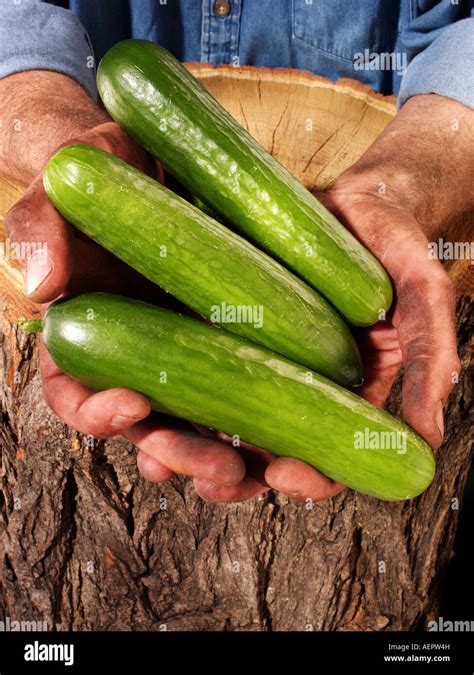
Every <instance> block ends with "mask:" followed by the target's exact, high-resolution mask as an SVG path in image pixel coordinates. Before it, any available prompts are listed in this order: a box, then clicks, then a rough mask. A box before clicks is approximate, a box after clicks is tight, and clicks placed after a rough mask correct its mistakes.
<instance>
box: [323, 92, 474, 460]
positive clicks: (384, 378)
mask: <svg viewBox="0 0 474 675" xmlns="http://www.w3.org/2000/svg"><path fill="white" fill-rule="evenodd" d="M473 148H474V112H473V111H472V110H470V109H469V108H467V107H465V106H463V105H462V104H460V103H457V102H455V101H452V100H450V99H446V98H444V97H441V96H436V95H430V96H417V97H414V98H413V99H410V101H408V102H407V104H406V105H405V106H404V107H403V108H402V110H401V112H400V113H399V114H398V115H397V116H396V118H395V119H394V121H393V122H392V123H391V124H390V125H389V126H388V127H387V129H386V130H385V131H384V133H383V134H382V135H381V136H380V137H379V139H378V140H377V141H376V142H375V143H374V144H373V145H372V146H371V147H370V148H369V150H368V151H367V152H366V153H365V154H364V155H363V157H362V158H361V159H360V160H359V161H358V162H357V163H356V164H355V165H354V166H352V167H351V168H350V169H349V170H347V171H346V172H345V173H344V174H342V175H341V176H340V178H339V179H338V180H337V181H336V182H335V183H334V185H333V186H332V187H331V189H330V190H329V191H328V192H327V193H325V194H324V195H322V196H321V198H322V200H323V201H324V203H325V204H326V206H328V208H329V209H330V210H331V211H333V213H334V214H335V215H336V216H337V217H338V218H339V219H340V220H341V221H342V222H343V223H344V224H345V225H346V226H347V227H348V228H349V229H350V230H351V231H352V232H353V233H354V234H355V235H356V237H358V239H360V241H362V243H364V244H365V246H366V247H367V248H368V249H369V250H370V251H372V253H374V255H375V256H376V257H377V258H378V259H379V260H380V262H381V263H382V264H383V266H384V267H385V269H386V270H387V272H388V273H389V275H390V276H391V278H392V281H393V284H394V288H395V301H394V306H393V308H392V311H391V312H390V314H389V316H388V317H387V321H383V322H380V323H379V324H376V325H375V326H373V327H371V328H369V329H366V330H361V331H359V338H360V339H359V341H360V347H361V354H362V360H363V363H364V366H365V373H364V375H365V384H364V386H363V387H362V388H361V390H360V391H359V392H358V393H360V394H361V395H362V396H364V397H365V398H366V399H368V400H369V401H371V402H372V403H374V404H375V405H379V406H382V405H383V404H384V402H385V400H386V398H387V396H388V394H389V392H390V388H391V386H392V384H393V381H394V379H395V377H396V375H397V373H398V371H399V369H400V367H401V366H402V365H403V367H404V379H403V391H402V412H403V417H404V418H405V420H406V421H407V422H408V424H410V426H412V427H413V428H414V429H415V430H416V431H418V432H419V433H420V434H421V435H422V436H424V438H425V439H426V440H427V441H428V443H430V445H431V446H432V447H433V448H437V447H438V446H439V445H440V444H441V442H442V439H443V432H444V425H443V407H444V405H445V404H446V401H447V398H448V395H449V393H450V391H451V389H452V387H453V385H454V383H455V382H456V381H457V376H458V374H459V370H460V363H459V359H458V356H457V351H456V333H455V320H454V304H455V298H454V292H453V288H452V285H451V282H450V280H449V278H448V276H447V274H446V272H445V271H444V270H443V267H442V265H441V264H440V263H439V262H438V261H437V260H432V259H431V258H430V256H429V248H428V242H429V240H431V239H433V238H434V239H435V240H436V238H437V237H438V236H439V235H440V234H441V232H442V228H443V225H446V224H447V223H449V220H450V219H452V218H454V217H456V216H459V215H462V214H463V213H465V212H468V211H471V210H472V208H473V206H474V203H473V195H472V176H473V175H474V152H473Z"/></svg>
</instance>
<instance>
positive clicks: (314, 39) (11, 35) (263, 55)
mask: <svg viewBox="0 0 474 675" xmlns="http://www.w3.org/2000/svg"><path fill="white" fill-rule="evenodd" d="M215 4H216V3H215V0H69V2H68V1H67V0H64V1H61V0H52V1H51V2H42V1H40V0H0V77H4V76H7V75H9V74H12V73H15V72H18V71H22V70H31V69H46V70H55V71H58V72H61V73H65V74H67V75H69V76H71V77H73V78H74V79H76V80H77V81H78V82H80V83H81V84H82V85H83V86H84V87H85V88H86V89H87V91H89V93H90V94H91V95H92V96H94V97H96V96H97V92H96V88H95V63H96V62H97V61H98V60H99V59H100V58H101V57H102V56H103V55H104V54H105V52H106V51H107V49H109V47H111V46H112V45H113V44H114V43H115V42H117V41H119V40H122V39H125V38H129V37H135V38H145V39H148V40H153V41H154V42H158V43H160V44H161V45H163V46H165V47H166V48H168V49H169V50H170V51H172V52H173V53H174V54H175V55H176V56H177V57H178V58H179V59H181V60H183V61H205V62H209V63H212V64H215V65H218V64H221V63H230V64H234V65H239V64H240V65H245V64H252V65H257V66H269V67H288V68H302V69H306V70H310V71H312V72H314V73H318V74H320V75H323V76H325V77H327V78H329V79H331V80H336V79H338V78H340V77H352V78H355V79H358V80H361V81H362V82H365V83H366V84H368V85H370V86H371V87H372V88H373V89H375V90H376V91H379V92H381V93H383V94H398V103H399V105H402V104H403V103H404V102H405V101H406V100H407V99H408V98H410V97H411V96H414V95H416V94H425V93H437V94H441V95H444V96H448V97H450V98H453V99H456V100H458V101H461V102H462V103H465V104H466V105H469V106H471V107H473V108H474V8H473V5H472V0H358V1H357V2H354V1H353V0H229V2H228V7H226V6H225V5H226V3H225V2H224V3H222V0H221V5H222V4H224V12H221V14H226V11H227V10H228V9H230V11H228V13H227V14H226V15H225V16H222V15H220V14H219V13H216V11H215ZM94 56H95V59H94Z"/></svg>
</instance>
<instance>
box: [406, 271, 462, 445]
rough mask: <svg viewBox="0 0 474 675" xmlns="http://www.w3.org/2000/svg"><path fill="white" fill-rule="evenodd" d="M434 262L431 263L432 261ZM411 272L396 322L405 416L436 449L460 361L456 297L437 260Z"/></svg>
mask: <svg viewBox="0 0 474 675" xmlns="http://www.w3.org/2000/svg"><path fill="white" fill-rule="evenodd" d="M430 263H432V264H430ZM430 263H426V264H425V266H424V267H425V273H423V269H422V268H420V269H419V270H418V271H417V272H416V273H413V274H409V275H407V277H406V278H405V279H404V280H403V283H402V284H401V286H400V287H399V288H398V289H397V292H398V303H397V311H396V313H395V318H394V323H395V324H396V325H397V329H398V335H399V340H400V346H401V349H402V354H403V365H404V369H405V373H404V378H403V389H402V412H403V417H404V418H405V420H406V421H407V422H408V424H410V426H412V427H413V428H414V429H415V430H416V431H418V433H420V434H421V435H422V436H423V437H424V438H425V439H426V440H427V441H428V443H429V444H430V445H431V446H432V447H433V448H437V447H438V446H439V445H440V444H441V442H442V440H443V434H444V423H443V407H444V405H445V404H446V401H447V399H448V396H449V393H450V391H451V389H452V388H453V385H454V383H455V382H456V381H457V375H458V374H459V371H460V368H461V365H460V362H459V358H458V355H457V350H456V330H455V321H454V308H455V296H454V291H453V288H452V284H451V282H450V280H449V277H448V275H447V274H446V273H445V272H444V270H443V269H442V267H441V265H440V264H439V263H438V262H437V261H430Z"/></svg>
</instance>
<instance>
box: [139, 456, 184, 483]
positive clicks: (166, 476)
mask: <svg viewBox="0 0 474 675" xmlns="http://www.w3.org/2000/svg"><path fill="white" fill-rule="evenodd" d="M137 466H138V470H139V472H140V474H141V475H142V477H143V478H145V480H149V481H151V482H152V483H164V482H166V481H167V480H170V478H173V476H174V475H175V474H174V472H173V471H171V469H168V467H167V466H165V465H164V464H161V462H159V461H158V460H157V459H154V458H153V457H152V456H151V455H148V454H147V453H146V452H143V451H142V450H140V452H139V453H138V456H137Z"/></svg>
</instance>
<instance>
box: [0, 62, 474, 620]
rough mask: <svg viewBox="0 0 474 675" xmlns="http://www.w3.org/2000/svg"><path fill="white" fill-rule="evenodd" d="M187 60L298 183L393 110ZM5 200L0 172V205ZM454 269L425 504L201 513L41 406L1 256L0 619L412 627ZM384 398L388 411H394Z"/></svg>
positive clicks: (181, 494) (435, 514) (355, 499)
mask: <svg viewBox="0 0 474 675" xmlns="http://www.w3.org/2000/svg"><path fill="white" fill-rule="evenodd" d="M189 68H190V69H191V70H192V71H193V72H194V73H195V74H196V75H197V76H198V77H199V78H200V79H201V80H202V81H203V83H204V84H205V86H206V87H208V88H209V89H210V91H211V92H212V93H213V94H214V95H215V96H216V97H217V98H218V99H219V100H220V101H221V102H222V103H223V104H224V106H225V107H226V108H228V110H229V111H230V112H231V113H232V114H233V115H234V116H235V117H236V118H237V119H238V120H239V121H240V122H241V123H242V124H243V125H244V126H245V127H246V128H247V129H248V130H249V131H250V133H251V134H252V135H254V136H255V137H256V138H257V139H258V140H259V141H260V142H261V143H262V144H263V145H264V146H265V147H266V148H267V149H268V150H270V151H271V152H272V153H273V154H274V155H275V156H276V157H277V158H278V159H279V160H280V161H282V163H283V164H285V165H286V166H287V167H288V168H289V169H290V170H291V171H292V172H293V173H294V174H295V175H296V176H297V177H298V178H300V179H301V180H302V181H303V182H304V183H305V184H306V185H307V186H308V187H311V188H323V187H326V186H327V185H328V184H330V183H331V181H333V180H334V178H335V177H336V176H337V175H338V174H339V173H341V172H342V171H343V170H344V169H345V168H347V167H348V166H350V165H351V164H352V163H353V162H354V161H355V160H356V159H357V158H358V157H359V156H360V155H361V154H362V153H363V151H364V150H365V149H366V148H367V147H368V146H369V145H370V144H371V143H372V142H373V141H374V139H375V138H376V137H377V135H378V134H379V133H380V132H381V131H382V129H383V128H384V127H385V126H386V125H387V123H388V122H389V121H390V119H391V118H392V116H393V115H394V112H395V108H394V101H393V99H392V98H387V97H382V96H380V95H377V94H374V93H373V92H372V91H370V90H369V89H368V88H367V87H365V86H363V85H361V84H359V83H357V82H355V81H351V80H340V81H338V82H337V83H331V82H329V81H327V80H325V79H323V78H320V77H317V76H315V75H311V74H310V73H306V72H298V71H291V70H279V69H276V70H270V69H256V68H251V67H244V68H233V67H228V66H227V67H226V66H223V67H219V68H213V67H211V66H208V65H203V64H190V65H189ZM20 194H21V187H19V186H15V185H12V184H11V183H9V182H8V181H7V180H5V179H3V180H2V181H1V183H0V212H1V213H2V214H4V213H5V212H6V210H7V207H8V206H9V205H10V204H11V203H13V202H14V201H15V199H16V198H17V197H18V196H19V195H20ZM467 226H468V224H466V223H464V224H461V226H460V227H461V228H464V232H465V233H466V232H467ZM465 238H466V236H465ZM471 269H472V268H471ZM451 274H452V277H453V279H454V280H455V282H456V285H457V289H458V292H459V302H458V333H459V350H460V356H461V359H462V363H463V374H462V377H461V380H460V382H459V384H458V385H457V386H456V388H455V390H454V392H453V394H452V395H451V398H450V401H449V406H448V410H447V415H446V439H445V442H444V444H443V447H442V448H441V450H440V451H439V452H438V471H437V477H436V479H435V481H434V483H433V485H432V486H431V487H430V488H429V490H428V491H427V492H426V493H425V494H424V495H422V496H421V497H419V498H417V499H415V500H412V501H410V502H407V503H387V502H381V501H377V500H376V499H373V498H370V497H365V496H363V495H360V494H356V493H354V492H352V491H345V492H344V493H342V494H341V495H339V496H337V497H336V498H334V499H331V500H329V501H326V502H323V503H321V504H311V503H310V502H306V503H304V504H299V503H295V502H292V501H289V500H288V499H287V498H286V497H284V496H282V495H281V494H277V493H274V492H270V493H268V494H267V495H264V496H262V497H259V498H256V499H254V500H252V501H250V502H246V503H242V504H236V505H232V504H231V505H211V504H207V503H205V502H203V501H202V500H200V499H199V498H198V497H197V496H196V495H195V493H194V490H193V488H192V485H191V483H190V482H189V481H188V480H186V479H184V478H176V479H173V480H172V481H171V482H170V483H167V484H165V485H162V486H157V485H153V484H150V483H147V482H146V481H144V480H142V479H141V478H140V477H139V475H138V473H137V470H136V464H135V450H134V448H133V447H132V446H131V445H130V444H129V443H127V442H126V441H125V440H123V439H121V438H115V439H113V440H110V441H107V442H103V441H98V440H96V439H92V438H87V437H84V436H82V435H80V434H78V433H76V432H75V431H73V430H72V429H70V428H68V427H67V426H66V425H64V424H63V423H62V422H61V421H60V420H59V419H58V418H57V417H55V415H54V414H53V413H52V412H51V411H50V410H49V409H48V407H47V406H46V404H45V402H44V400H43V397H42V394H41V387H40V381H39V375H38V372H37V349H36V338H35V337H34V336H26V335H24V334H23V333H22V332H21V331H18V330H17V329H16V327H15V324H16V321H17V319H18V317H19V316H21V315H23V316H25V315H26V316H33V315H35V313H37V312H38V307H35V306H34V305H33V304H32V303H31V302H30V301H29V300H28V299H27V298H26V297H25V295H24V293H23V290H22V289H23V286H22V281H21V276H20V273H19V271H18V269H15V267H12V266H9V265H8V264H6V263H5V261H1V262H0V289H1V293H0V295H1V305H0V323H1V327H2V333H3V335H2V345H1V348H2V351H1V357H2V358H1V361H0V364H1V371H0V372H1V397H2V420H1V428H0V438H1V455H2V491H1V496H0V565H1V566H0V619H2V618H4V617H5V616H8V617H10V618H11V620H41V621H46V623H47V626H48V629H49V630H66V629H72V630H130V629H131V630H165V629H167V630H187V629H193V630H218V631H221V630H240V631H269V630H311V629H314V630H362V631H370V630H377V631H382V630H412V629H415V628H417V627H420V626H423V625H424V623H425V621H426V619H427V617H429V616H430V615H432V614H433V613H434V612H435V611H436V602H437V596H438V590H439V585H440V580H442V576H443V570H444V568H445V564H446V561H447V559H448V556H449V553H450V550H451V546H452V542H453V537H454V533H455V528H456V523H457V519H458V514H459V510H458V506H459V505H460V503H461V501H462V493H463V488H464V484H465V480H466V476H467V472H468V469H469V465H470V459H471V452H472V429H470V426H469V421H470V420H469V416H470V414H472V382H473V378H472V365H471V353H472V344H470V342H469V340H470V336H469V322H468V319H469V316H470V313H471V312H472V277H470V276H469V274H468V273H467V272H466V265H464V264H463V263H462V262H461V261H459V262H458V263H455V264H454V265H452V267H451ZM469 296H471V297H469ZM469 368H471V370H470V371H469ZM399 392H400V389H399V386H396V387H395V389H394V393H393V395H392V398H391V401H390V403H389V409H390V410H391V411H392V412H395V413H397V412H399V403H400V396H399ZM456 500H459V501H456Z"/></svg>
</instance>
